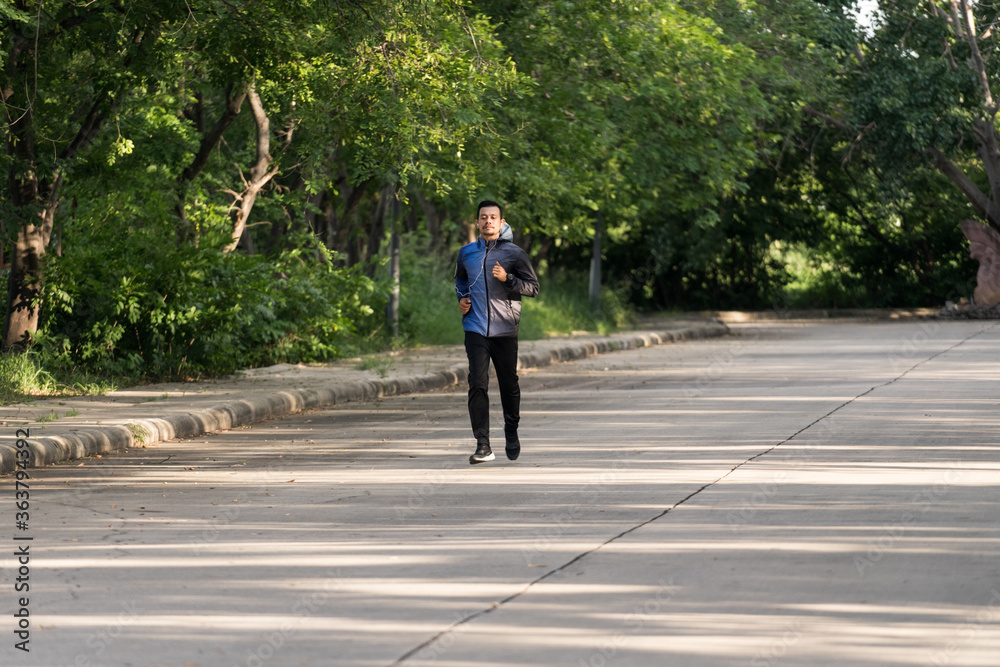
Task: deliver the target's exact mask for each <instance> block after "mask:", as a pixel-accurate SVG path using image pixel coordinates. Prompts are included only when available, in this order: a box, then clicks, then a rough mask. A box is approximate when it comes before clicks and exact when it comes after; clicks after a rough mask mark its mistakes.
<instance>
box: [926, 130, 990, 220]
mask: <svg viewBox="0 0 1000 667" xmlns="http://www.w3.org/2000/svg"><path fill="white" fill-rule="evenodd" d="M927 152H928V154H929V156H930V157H931V158H932V159H933V160H934V166H935V167H937V168H938V170H939V171H940V172H941V173H943V174H944V175H945V176H947V177H948V179H949V180H950V181H951V182H952V183H954V184H955V185H956V186H958V189H959V190H961V191H962V194H964V195H965V198H966V199H968V200H969V203H971V204H972V206H973V207H974V208H975V209H976V210H977V211H978V212H979V214H980V215H982V216H983V217H984V218H986V220H987V221H988V222H989V223H990V225H991V226H993V227H995V228H998V229H1000V219H997V218H996V217H994V216H993V215H991V209H992V206H991V205H990V200H989V197H987V196H986V195H985V194H983V191H982V190H980V189H979V187H978V186H977V185H976V184H975V183H973V182H972V179H970V178H969V177H968V176H966V175H965V172H964V171H962V170H961V169H959V168H958V166H957V165H956V164H955V163H954V162H952V161H951V160H949V159H948V156H947V155H945V154H944V153H942V152H941V151H939V150H938V149H937V148H928V149H927Z"/></svg>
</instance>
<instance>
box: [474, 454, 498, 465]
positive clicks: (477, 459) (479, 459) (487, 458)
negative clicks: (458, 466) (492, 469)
mask: <svg viewBox="0 0 1000 667" xmlns="http://www.w3.org/2000/svg"><path fill="white" fill-rule="evenodd" d="M496 457H497V455H496V454H493V453H492V452H491V453H490V455H489V456H476V455H475V454H473V455H472V456H470V457H469V463H471V464H472V465H476V464H477V463H486V462H487V461H492V460H493V459H495V458H496Z"/></svg>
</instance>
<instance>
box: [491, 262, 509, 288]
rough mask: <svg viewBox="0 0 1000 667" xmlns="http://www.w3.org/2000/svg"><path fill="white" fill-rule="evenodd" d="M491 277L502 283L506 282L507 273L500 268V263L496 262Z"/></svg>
mask: <svg viewBox="0 0 1000 667" xmlns="http://www.w3.org/2000/svg"><path fill="white" fill-rule="evenodd" d="M493 277H494V278H496V279H497V280H499V281H500V282H502V283H505V282H507V272H506V271H504V270H503V267H502V266H500V262H497V263H496V266H494V267H493Z"/></svg>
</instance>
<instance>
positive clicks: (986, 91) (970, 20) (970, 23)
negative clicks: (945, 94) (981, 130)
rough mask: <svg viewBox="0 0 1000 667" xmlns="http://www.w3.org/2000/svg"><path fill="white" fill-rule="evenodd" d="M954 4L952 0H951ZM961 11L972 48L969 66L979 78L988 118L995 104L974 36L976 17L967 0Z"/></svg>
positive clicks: (995, 108)
mask: <svg viewBox="0 0 1000 667" xmlns="http://www.w3.org/2000/svg"><path fill="white" fill-rule="evenodd" d="M952 4H954V0H952ZM962 11H963V12H964V14H965V21H966V35H967V37H968V42H969V47H970V48H971V49H972V57H971V58H970V59H969V60H970V63H969V66H970V67H971V68H972V71H973V72H975V74H976V77H977V78H978V79H979V85H980V86H982V88H983V99H984V100H985V101H986V111H987V115H988V117H989V118H993V117H994V116H996V115H997V105H996V103H995V102H994V101H993V91H991V90H990V80H989V77H988V76H987V74H986V63H985V62H983V54H982V53H981V52H980V51H979V40H978V39H977V38H976V18H975V17H974V16H973V15H972V7H970V6H969V0H962Z"/></svg>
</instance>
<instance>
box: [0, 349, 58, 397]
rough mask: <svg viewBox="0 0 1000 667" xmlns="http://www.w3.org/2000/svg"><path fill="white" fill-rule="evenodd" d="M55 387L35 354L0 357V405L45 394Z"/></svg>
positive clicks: (52, 379) (8, 354)
mask: <svg viewBox="0 0 1000 667" xmlns="http://www.w3.org/2000/svg"><path fill="white" fill-rule="evenodd" d="M55 385H56V382H55V378H53V377H52V375H51V374H50V373H49V372H48V371H46V370H45V369H44V368H43V366H42V363H41V362H40V360H39V358H38V356H37V355H36V354H33V353H30V352H29V353H26V354H11V353H7V354H2V355H0V405H8V404H10V403H15V402H17V401H20V400H23V399H24V398H25V397H30V396H31V395H33V394H44V393H47V392H49V391H50V390H52V389H53V388H54V387H55Z"/></svg>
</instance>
